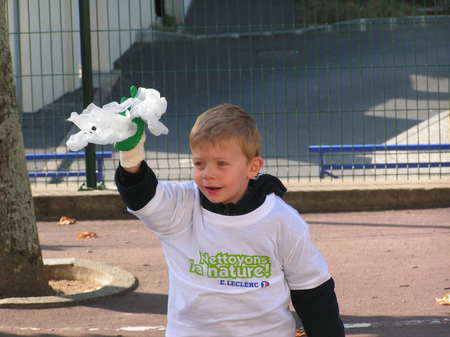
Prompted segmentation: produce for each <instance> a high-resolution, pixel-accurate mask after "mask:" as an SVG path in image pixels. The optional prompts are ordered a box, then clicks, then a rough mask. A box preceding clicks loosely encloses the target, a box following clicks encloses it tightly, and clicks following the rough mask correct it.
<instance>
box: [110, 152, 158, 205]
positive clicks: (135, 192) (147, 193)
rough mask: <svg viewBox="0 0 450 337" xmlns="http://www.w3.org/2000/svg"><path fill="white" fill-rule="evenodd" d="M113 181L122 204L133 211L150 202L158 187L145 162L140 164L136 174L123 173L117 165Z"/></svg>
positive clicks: (152, 173) (121, 168)
mask: <svg viewBox="0 0 450 337" xmlns="http://www.w3.org/2000/svg"><path fill="white" fill-rule="evenodd" d="M114 180H115V182H116V186H117V190H118V191H119V193H120V196H121V198H122V200H123V202H124V203H125V205H126V206H127V207H128V208H129V209H131V210H133V211H137V210H138V209H141V208H142V207H144V206H145V205H147V203H148V202H149V201H150V200H152V198H153V197H154V195H155V193H156V186H157V185H158V179H157V178H156V176H155V173H154V172H153V171H152V169H151V168H150V167H148V165H147V163H146V162H145V161H142V162H141V166H140V168H139V171H138V172H136V173H129V172H127V171H125V169H124V168H123V167H122V166H120V164H119V166H118V167H117V170H116V174H115V176H114Z"/></svg>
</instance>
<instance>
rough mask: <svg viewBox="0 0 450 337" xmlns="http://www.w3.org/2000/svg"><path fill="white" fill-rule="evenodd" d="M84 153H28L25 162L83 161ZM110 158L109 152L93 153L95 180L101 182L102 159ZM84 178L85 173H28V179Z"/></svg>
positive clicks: (110, 153)
mask: <svg viewBox="0 0 450 337" xmlns="http://www.w3.org/2000/svg"><path fill="white" fill-rule="evenodd" d="M84 158H85V153H84V152H67V153H28V154H26V155H25V159H26V160H35V161H37V160H52V159H57V160H65V159H84ZM105 158H112V152H111V151H98V152H95V159H96V162H97V172H96V174H97V180H98V181H103V179H104V176H103V159H105ZM83 176H86V171H30V172H28V177H30V178H64V177H83Z"/></svg>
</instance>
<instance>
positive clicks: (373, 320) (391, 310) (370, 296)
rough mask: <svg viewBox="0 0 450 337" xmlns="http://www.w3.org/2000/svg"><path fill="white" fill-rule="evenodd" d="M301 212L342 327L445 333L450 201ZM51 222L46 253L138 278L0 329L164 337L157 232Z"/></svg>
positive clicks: (355, 331) (0, 319) (412, 335)
mask: <svg viewBox="0 0 450 337" xmlns="http://www.w3.org/2000/svg"><path fill="white" fill-rule="evenodd" d="M304 217H305V219H306V220H307V221H308V222H309V223H310V226H311V233H312V237H313V239H314V240H315V242H316V243H317V245H318V247H319V248H320V250H321V251H322V253H323V254H324V255H325V257H326V259H327V260H328V263H329V265H330V269H331V272H332V274H333V276H334V278H335V281H336V293H337V296H338V300H339V304H340V309H341V314H342V318H343V320H344V323H345V324H346V333H347V336H354V337H424V336H426V337H449V336H450V306H445V305H439V304H437V302H436V300H435V299H436V298H438V297H442V296H443V295H444V294H445V293H448V292H449V291H450V259H449V257H450V208H441V209H427V210H401V211H382V212H381V211H380V212H353V213H323V214H305V215H304ZM57 222H58V219H55V221H54V222H39V223H38V229H39V235H40V240H41V245H42V249H43V255H44V257H45V258H66V257H76V258H83V259H89V260H95V261H99V262H104V263H109V264H112V265H116V266H118V267H121V268H123V269H125V270H127V271H129V272H131V273H132V274H133V275H135V276H136V277H137V278H138V280H139V286H138V287H137V289H135V290H134V291H132V292H129V293H126V294H124V295H120V296H116V297H110V298H106V299H102V300H98V301H95V302H92V303H86V304H83V305H78V306H73V307H61V308H43V309H0V337H6V336H8V337H14V336H35V337H37V336H41V337H42V336H46V337H56V336H83V337H88V336H127V337H128V336H139V337H140V336H148V337H162V336H164V331H165V324H166V312H167V269H166V265H165V262H164V256H163V252H162V250H161V246H160V244H159V242H158V240H157V238H156V237H155V236H154V235H153V234H152V233H151V232H150V231H148V230H147V229H145V228H144V227H143V226H142V224H141V223H140V222H139V221H137V220H108V221H78V222H76V223H75V224H72V225H58V224H57ZM81 232H95V233H96V234H97V237H96V238H90V239H79V238H77V234H78V233H81ZM224 337H225V336H224ZM274 337H275V336H274Z"/></svg>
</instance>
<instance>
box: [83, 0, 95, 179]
mask: <svg viewBox="0 0 450 337" xmlns="http://www.w3.org/2000/svg"><path fill="white" fill-rule="evenodd" d="M79 11H80V46H81V69H82V83H83V84H82V87H83V107H84V108H86V107H87V106H88V105H89V104H90V103H91V102H92V100H93V97H94V94H93V86H92V59H91V29H90V21H91V20H90V15H89V0H79ZM85 158H86V185H87V187H88V188H96V187H97V176H96V173H95V171H96V167H95V166H96V163H95V145H94V144H89V145H88V146H87V147H86V149H85Z"/></svg>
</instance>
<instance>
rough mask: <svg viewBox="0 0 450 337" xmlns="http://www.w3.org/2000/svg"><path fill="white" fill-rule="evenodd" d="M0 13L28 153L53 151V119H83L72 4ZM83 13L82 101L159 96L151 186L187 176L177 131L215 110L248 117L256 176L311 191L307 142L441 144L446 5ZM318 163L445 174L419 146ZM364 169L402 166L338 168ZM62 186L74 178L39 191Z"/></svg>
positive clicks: (200, 5)
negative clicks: (86, 73)
mask: <svg viewBox="0 0 450 337" xmlns="http://www.w3.org/2000/svg"><path fill="white" fill-rule="evenodd" d="M9 4H10V11H9V17H10V31H11V44H12V46H15V48H13V54H14V60H15V71H16V83H17V91H18V98H19V103H20V106H21V110H22V116H23V130H24V136H25V143H26V147H27V152H28V153H30V152H59V151H61V152H65V151H67V150H66V148H65V145H64V144H65V140H66V139H67V137H68V136H69V135H70V134H72V133H74V132H76V131H77V130H76V127H73V126H72V125H70V124H69V123H67V122H65V119H66V118H67V117H68V116H69V114H70V112H71V111H77V112H81V110H82V99H81V90H80V68H79V67H80V66H79V65H80V57H79V40H78V36H79V24H78V19H79V18H78V2H77V1H56V0H53V1H52V0H47V1H39V2H35V1H19V2H15V1H10V2H9ZM90 7H91V8H90V10H91V40H92V63H93V69H94V88H95V92H94V102H95V103H96V104H97V105H102V104H105V103H108V102H110V101H113V100H116V101H118V100H119V99H120V97H122V96H128V95H129V87H130V86H131V85H135V86H138V87H139V86H142V87H147V88H155V89H157V90H159V91H160V92H161V95H162V96H165V97H166V98H167V100H168V103H169V104H168V111H167V113H166V114H165V115H164V117H163V122H164V123H165V124H166V125H167V126H168V127H169V129H170V133H169V135H168V136H162V137H151V136H150V137H148V141H147V144H146V159H147V160H148V161H149V162H150V164H151V166H152V167H154V168H155V169H156V171H157V172H158V176H159V177H160V178H162V179H172V180H185V179H189V178H190V177H191V163H190V151H189V147H188V144H187V136H188V134H189V131H190V127H191V126H192V124H193V122H194V120H195V117H196V116H197V115H198V114H199V113H201V112H203V111H205V110H207V109H208V108H210V107H212V106H215V105H217V104H221V103H233V104H237V105H240V106H242V107H243V108H244V109H245V110H247V111H248V112H249V113H251V114H252V115H253V116H254V117H255V119H256V120H257V122H258V125H259V127H260V129H261V132H262V134H263V145H264V146H263V156H264V157H265V159H266V165H265V168H264V170H265V172H268V173H272V174H276V175H277V176H279V177H280V178H282V179H285V180H289V181H293V182H296V181H303V182H305V181H316V180H317V181H319V178H320V156H319V155H318V154H317V153H314V152H311V151H310V146H315V145H361V144H362V145H364V144H366V145H371V144H373V145H383V144H385V145H397V144H405V145H415V144H446V143H450V139H449V115H448V110H449V83H450V80H449V78H450V1H447V0H435V1H431V0H401V1H394V0H369V1H359V0H303V1H300V0H298V1H294V0H282V1H279V0H277V1H276V0H253V1H252V0H239V1H238V0H227V1H219V0H191V1H189V0H183V1H181V0H165V1H164V0H151V1H149V0H122V1H117V0H109V1H106V0H96V1H90ZM30 13H38V15H37V16H33V15H31V14H30ZM46 18H48V19H46ZM26 46H28V47H26ZM97 150H98V151H112V150H113V149H112V147H111V146H105V147H100V146H99V147H97ZM326 159H327V160H328V161H329V163H336V164H345V165H346V166H345V168H344V166H342V165H341V166H340V169H336V170H333V176H338V177H339V179H341V180H345V179H346V180H349V179H350V180H351V181H352V180H358V179H396V180H398V179H401V178H403V177H406V178H408V179H412V180H417V179H421V178H425V177H426V178H430V177H433V178H438V179H439V178H441V177H443V176H448V175H449V173H450V169H449V168H448V167H445V166H441V167H426V166H425V165H418V166H420V167H418V166H417V165H416V166H414V165H413V164H414V163H426V162H448V161H450V154H449V152H448V150H442V151H438V152H436V151H430V150H427V149H426V148H422V147H421V148H415V150H413V151H409V150H408V151H381V152H380V151H366V152H357V153H355V152H349V153H330V154H327V157H326ZM365 163H366V164H383V163H387V164H392V163H398V164H408V165H406V166H405V165H397V167H391V165H389V168H380V167H381V166H382V165H371V166H370V165H366V166H361V165H353V166H351V165H350V164H365ZM75 164H76V163H75V162H66V161H61V162H58V161H55V162H50V163H46V164H45V165H47V166H48V165H53V166H54V167H55V168H56V169H64V170H67V169H72V167H74V166H73V165H75ZM347 164H349V165H350V166H348V165H347ZM409 164H411V165H409ZM30 165H31V163H30ZM33 165H38V164H33ZM39 165H43V164H42V163H41V164H39ZM116 165H117V154H114V155H113V158H112V159H105V177H106V181H107V183H112V179H113V173H114V168H115V166H116ZM42 169H43V170H46V169H48V168H46V167H42ZM74 170H75V167H74ZM333 176H326V177H324V178H323V179H321V180H320V181H327V180H328V179H336V178H333ZM71 179H74V181H75V183H81V182H82V181H83V178H82V177H76V178H58V179H56V178H51V179H47V180H46V182H47V184H52V185H54V184H61V183H66V182H69V181H71ZM38 181H39V182H41V181H42V179H41V178H36V183H38ZM62 186H64V184H62Z"/></svg>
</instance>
